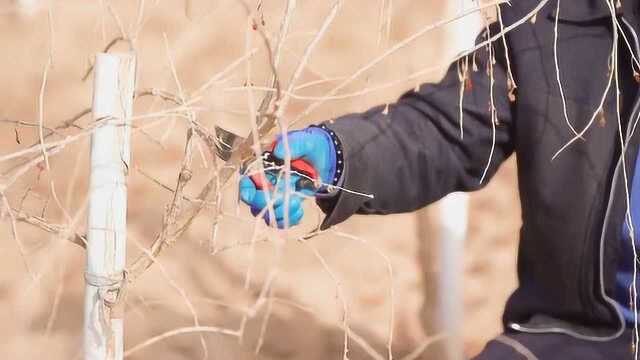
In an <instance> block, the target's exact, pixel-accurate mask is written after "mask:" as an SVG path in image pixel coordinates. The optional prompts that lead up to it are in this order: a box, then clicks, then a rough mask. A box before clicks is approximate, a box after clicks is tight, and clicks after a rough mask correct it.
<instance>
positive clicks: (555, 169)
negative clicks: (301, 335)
mask: <svg viewBox="0 0 640 360" xmlns="http://www.w3.org/2000/svg"><path fill="white" fill-rule="evenodd" d="M543 3H544V4H543ZM500 6H501V8H500V9H501V16H502V19H503V25H504V26H505V27H509V26H510V25H511V24H516V23H517V22H519V21H520V20H521V19H527V20H526V21H524V22H522V23H521V24H519V25H518V26H517V27H514V28H513V29H512V30H511V31H509V32H507V33H506V34H505V35H504V36H505V37H504V41H503V38H502V36H501V34H500V31H501V29H502V28H503V27H501V26H500V24H499V23H494V24H492V25H491V26H489V27H488V29H487V30H486V31H485V32H484V34H482V35H481V36H480V37H479V39H478V44H481V43H482V42H488V41H489V40H493V41H492V42H491V44H492V46H491V48H489V47H488V46H481V47H480V48H479V49H478V50H477V51H475V53H474V54H473V55H468V56H467V57H466V58H463V59H460V61H457V62H456V63H454V64H452V65H451V66H450V68H449V69H448V71H447V73H446V75H445V77H444V78H443V79H442V80H441V81H440V82H438V83H436V84H424V85H422V86H420V87H419V88H418V89H415V90H413V91H409V92H407V93H406V94H404V95H403V96H402V97H400V98H399V100H398V101H397V102H395V103H394V104H391V105H389V106H378V107H375V108H373V109H371V110H369V111H366V112H364V113H358V114H349V115H345V116H342V117H340V118H338V119H335V120H333V121H328V122H325V123H323V124H322V125H320V126H312V127H309V128H306V129H303V130H298V131H292V132H290V133H289V134H288V135H287V140H288V144H287V145H288V149H289V152H290V156H291V158H292V159H303V160H305V161H307V162H308V163H309V164H311V165H312V166H313V167H314V168H315V169H316V170H317V174H318V176H319V177H320V179H321V181H322V183H324V184H328V185H330V186H326V185H325V186H321V187H320V188H319V189H317V191H316V192H315V193H313V194H314V195H315V196H316V201H317V203H318V205H319V206H320V208H321V209H322V210H323V211H324V212H325V213H326V217H325V219H324V221H323V223H322V225H321V227H322V228H323V229H326V228H328V227H330V226H332V225H334V224H337V223H340V222H342V221H344V220H346V219H347V218H349V217H350V216H351V215H353V214H392V213H403V212H410V211H413V210H416V209H419V208H421V207H424V206H426V205H428V204H430V203H432V202H434V201H436V200H438V199H440V198H442V197H443V196H445V195H446V194H449V193H451V192H455V191H473V190H477V189H480V188H481V187H482V186H483V185H485V184H486V183H487V182H488V181H489V179H490V178H491V177H492V176H493V175H494V174H495V173H496V171H497V169H498V167H499V165H500V164H501V163H502V162H503V161H504V160H505V159H507V158H508V157H509V156H511V155H512V154H513V153H516V154H517V165H518V184H519V192H520V200H521V208H522V228H521V231H520V243H519V251H518V265H517V271H518V279H519V284H518V287H517V289H516V290H515V291H514V292H513V294H512V295H511V296H510V298H509V300H508V302H507V304H506V306H505V311H504V315H503V324H504V333H503V334H502V335H501V336H500V337H498V338H496V339H495V340H492V341H490V342H489V343H488V344H487V345H486V347H485V348H484V350H483V351H482V352H481V353H480V354H479V355H477V357H475V359H477V360H487V359H491V360H502V359H541V360H556V359H558V360H559V359H562V360H571V359H580V360H595V359H603V360H604V359H607V360H611V359H630V358H632V357H634V351H635V350H636V349H635V347H634V346H633V343H634V340H633V338H634V336H633V331H634V325H635V323H636V321H635V320H636V319H635V312H634V311H633V309H634V306H633V304H632V303H631V299H632V297H631V295H630V289H631V288H632V285H633V270H634V266H633V263H634V254H635V250H634V244H633V242H634V241H635V240H634V239H635V238H637V237H638V232H637V231H634V229H637V228H640V225H637V226H636V227H633V224H634V223H636V224H640V166H636V164H637V163H636V159H637V158H638V157H637V154H638V147H639V144H640V134H638V133H639V132H640V131H637V129H636V125H637V122H638V119H639V118H640V99H639V98H638V92H637V88H638V83H637V79H640V76H638V74H639V71H640V67H639V65H640V64H639V63H638V62H637V60H638V59H640V53H639V52H640V51H639V50H640V45H639V43H638V32H639V30H640V22H639V19H640V18H639V17H638V15H639V11H640V2H639V1H622V2H618V1H602V0H572V1H562V2H561V3H559V4H558V1H557V0H550V1H548V2H546V3H545V1H538V0H519V1H513V2H511V3H510V4H503V5H500ZM540 6H541V7H540ZM537 7H540V9H539V11H537V15H536V16H535V17H534V18H531V17H530V16H529V15H530V14H531V13H532V12H533V11H534V10H536V8H537ZM613 13H615V16H613V15H612V14H613ZM527 16H529V18H527ZM614 20H615V22H614ZM556 29H557V32H556ZM556 36H557V42H556V41H554V40H555V37H556ZM556 55H557V56H556ZM556 62H557V63H556ZM465 63H466V64H467V65H468V66H464V64H465ZM556 66H557V69H556ZM558 80H560V81H558ZM560 84H562V86H560ZM461 86H463V92H462V100H460V96H461V95H460V87H461ZM516 86H517V87H516ZM616 89H618V91H616ZM460 102H461V104H462V105H461V108H460ZM460 110H461V114H462V117H461V116H460ZM283 140H284V139H283V138H282V137H281V138H279V139H278V140H277V141H276V144H275V147H274V149H273V156H275V157H276V158H279V159H284V158H285V156H286V155H287V154H286V152H287V151H286V149H287V147H286V146H285V144H284V141H283ZM638 161H640V160H638ZM296 176H299V174H298V173H296V172H292V175H291V180H292V181H291V182H289V184H294V183H295V180H296V179H295V177H296ZM282 183H283V182H282V181H279V182H278V188H279V189H281V190H284V189H286V187H287V186H289V187H290V188H291V189H293V190H295V185H282ZM239 186H240V190H239V191H240V196H241V198H242V200H243V201H244V202H246V203H247V204H249V205H250V206H251V209H252V212H253V213H254V215H262V216H264V218H265V220H266V221H267V222H269V223H271V220H273V222H274V223H275V224H277V225H278V226H280V227H282V226H286V225H289V224H290V225H295V224H297V223H298V222H299V221H300V219H302V217H303V210H302V203H303V200H304V199H305V196H303V195H304V194H297V193H295V192H294V193H293V194H292V195H291V196H289V197H287V199H288V205H286V204H285V201H284V198H285V197H284V196H278V195H277V194H273V193H267V192H265V190H264V188H256V186H255V182H254V181H253V180H252V178H251V177H248V176H245V177H243V178H242V179H241V181H240V185H239ZM336 189H337V190H336ZM341 189H349V190H352V191H355V192H359V193H363V194H372V195H373V197H372V198H370V197H366V196H361V195H359V194H355V193H353V192H348V191H345V190H341ZM306 191H308V190H306ZM270 196H273V199H274V200H275V202H274V209H273V212H272V215H269V212H268V211H264V210H263V209H264V208H265V206H266V205H267V202H268V199H269V197H270ZM285 210H286V212H285ZM270 216H272V217H275V219H271V218H270ZM286 220H288V222H289V223H288V224H286V223H285V221H286ZM487 251H491V249H487Z"/></svg>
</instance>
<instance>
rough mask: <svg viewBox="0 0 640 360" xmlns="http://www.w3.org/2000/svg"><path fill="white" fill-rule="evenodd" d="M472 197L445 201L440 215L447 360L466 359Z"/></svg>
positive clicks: (441, 306)
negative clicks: (466, 256)
mask: <svg viewBox="0 0 640 360" xmlns="http://www.w3.org/2000/svg"><path fill="white" fill-rule="evenodd" d="M468 202H469V195H468V194H466V193H453V194H450V195H448V196H447V197H446V198H444V199H443V200H442V202H441V203H440V207H439V212H440V258H441V269H442V270H441V272H440V279H439V281H438V283H439V285H440V289H439V290H438V295H439V296H438V308H439V315H438V322H439V323H440V325H441V329H442V331H444V332H445V333H447V334H449V335H450V336H449V337H448V338H447V339H446V344H445V349H444V351H445V353H446V359H448V360H462V359H463V358H464V348H463V347H464V346H463V345H464V344H463V342H462V329H463V317H462V316H463V311H464V302H463V297H464V292H463V289H462V282H463V279H464V261H463V258H464V242H465V239H466V237H467V212H468V209H467V208H468Z"/></svg>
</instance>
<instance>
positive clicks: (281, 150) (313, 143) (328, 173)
mask: <svg viewBox="0 0 640 360" xmlns="http://www.w3.org/2000/svg"><path fill="white" fill-rule="evenodd" d="M287 139H288V145H289V151H290V155H291V160H296V159H302V160H304V161H306V162H307V163H309V165H311V166H312V167H313V168H314V169H315V171H316V172H317V174H318V177H319V180H320V181H321V182H322V183H323V184H332V183H333V182H334V178H336V161H337V160H336V158H337V156H336V146H335V145H334V140H333V139H332V138H331V135H330V134H329V133H328V132H327V130H324V129H322V128H320V127H315V126H313V127H308V128H306V129H303V130H298V131H292V132H289V133H288V134H287ZM285 154H286V148H285V144H284V141H283V139H282V136H280V137H279V138H278V140H277V141H276V142H275V146H274V148H273V155H274V156H275V157H276V158H278V159H281V160H284V158H285ZM264 175H265V177H266V180H267V181H269V182H270V183H271V184H273V185H274V186H272V187H271V189H257V188H256V183H254V181H253V180H252V179H251V177H249V176H247V175H245V176H243V177H242V178H241V179H240V199H241V200H242V201H243V202H244V203H246V204H247V205H249V206H250V207H251V213H252V214H253V215H254V216H257V215H259V214H260V213H261V212H262V213H263V215H262V217H263V219H264V221H265V222H266V223H267V224H270V223H271V221H270V217H269V211H267V210H265V211H264V212H263V209H264V208H265V207H266V206H267V204H268V203H269V201H273V215H274V216H275V223H276V224H277V226H278V227H279V228H281V229H282V228H284V227H285V225H286V224H285V204H284V199H285V190H286V189H287V188H288V189H289V191H290V192H289V194H290V195H289V208H288V220H289V224H288V225H297V224H298V223H299V222H300V220H302V217H303V215H304V210H303V208H302V205H303V201H304V199H305V196H313V195H315V194H316V191H314V190H310V189H308V188H305V189H296V184H297V183H298V181H299V180H300V179H301V178H302V177H301V175H299V174H296V173H295V172H292V173H291V182H290V183H289V184H288V185H287V184H285V177H284V174H282V175H281V176H278V175H277V173H275V174H274V173H273V172H267V173H265V174H264ZM323 187H324V186H321V188H320V189H322V188H323Z"/></svg>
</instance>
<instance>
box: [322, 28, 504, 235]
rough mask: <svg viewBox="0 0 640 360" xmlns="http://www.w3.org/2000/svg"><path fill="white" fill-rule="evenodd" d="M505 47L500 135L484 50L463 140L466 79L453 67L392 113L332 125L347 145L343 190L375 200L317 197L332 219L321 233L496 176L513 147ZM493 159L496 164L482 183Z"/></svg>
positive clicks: (497, 80)
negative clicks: (494, 120)
mask: <svg viewBox="0 0 640 360" xmlns="http://www.w3.org/2000/svg"><path fill="white" fill-rule="evenodd" d="M492 33H493V32H492ZM501 46H502V43H501V42H494V49H495V51H496V53H495V60H496V62H495V64H494V65H493V79H494V83H493V103H494V106H495V109H496V112H497V120H498V123H497V124H496V125H495V133H494V132H493V130H492V123H491V122H492V120H491V112H490V104H491V96H490V94H491V80H490V76H489V73H488V71H489V63H488V61H487V59H488V51H487V49H486V48H483V49H481V50H478V51H477V52H476V59H475V61H476V64H477V68H478V70H477V71H473V69H472V68H471V67H472V66H471V64H472V61H471V59H469V72H468V74H469V77H470V79H471V84H470V85H471V86H470V87H471V88H470V89H467V90H465V92H464V97H463V105H462V110H463V111H462V112H463V119H462V121H463V133H464V137H461V134H460V115H459V114H460V107H459V101H460V95H459V92H460V80H459V75H458V66H457V64H455V63H454V64H453V65H451V67H450V68H449V69H448V71H447V74H446V76H445V77H444V79H443V80H442V81H440V82H439V83H437V84H425V85H422V86H421V87H420V89H419V91H417V92H416V91H411V92H408V93H406V94H405V95H403V96H402V97H401V98H400V99H399V100H398V101H397V102H396V103H395V104H391V105H390V106H389V108H388V113H387V114H386V115H385V114H384V108H385V106H380V107H376V108H373V109H371V110H369V111H367V112H365V113H362V114H351V115H347V116H343V117H341V118H338V119H337V120H335V121H331V122H327V123H326V125H327V126H328V127H329V128H330V129H331V130H333V131H335V133H336V134H337V136H338V137H339V138H340V140H341V142H342V147H343V151H344V161H345V168H344V174H343V178H342V183H341V185H342V187H344V188H346V189H349V190H354V191H357V192H362V193H366V194H372V195H373V196H374V197H373V199H369V198H366V197H363V196H359V195H355V194H352V193H349V192H346V191H340V192H339V193H338V194H337V195H335V196H334V197H330V198H322V197H320V198H318V199H317V202H318V205H319V206H320V207H321V208H322V209H323V211H324V212H325V213H326V214H327V216H326V218H325V220H324V222H323V224H322V228H327V227H329V226H331V225H334V224H337V223H340V222H342V221H344V220H345V219H347V218H348V217H349V216H351V215H352V214H354V213H359V214H389V213H401V212H408V211H413V210H416V209H418V208H421V207H423V206H425V205H427V204H430V203H432V202H434V201H436V200H438V199H440V198H442V197H443V196H445V195H447V194H448V193H451V192H455V191H472V190H476V189H479V188H480V187H482V186H483V185H484V184H486V183H487V182H488V181H489V180H490V179H491V177H492V175H493V174H494V173H495V172H496V170H497V169H498V166H499V165H500V163H502V161H503V160H505V159H506V158H507V157H509V155H510V154H511V153H512V152H513V149H514V145H513V142H512V135H511V132H512V114H511V112H512V106H511V105H512V104H511V103H510V101H509V99H508V90H507V75H506V69H505V67H506V66H505V56H504V51H503V50H504V49H502V48H501ZM494 136H495V138H494ZM494 139H495V146H494V149H493V152H492V144H493V143H494ZM490 154H492V155H491V163H490V165H489V168H488V171H487V173H486V175H485V178H484V180H483V182H482V183H480V180H481V178H482V174H483V172H484V170H485V167H486V166H487V163H488V160H489V156H490Z"/></svg>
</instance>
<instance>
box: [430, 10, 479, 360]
mask: <svg viewBox="0 0 640 360" xmlns="http://www.w3.org/2000/svg"><path fill="white" fill-rule="evenodd" d="M449 6H450V12H459V13H462V12H464V10H465V9H467V8H470V7H473V6H477V4H474V1H473V0H460V1H457V2H454V1H452V2H449ZM482 26H483V23H482V17H481V15H479V14H475V15H471V16H466V17H465V18H464V19H461V20H460V21H457V22H456V23H455V26H453V27H451V28H450V29H451V30H450V33H449V34H448V35H449V37H450V39H451V44H454V46H453V49H450V50H452V51H453V52H454V53H459V52H461V51H464V50H468V49H470V48H472V47H473V45H474V41H475V38H476V36H477V34H478V33H479V32H480V31H481V29H482ZM468 203H469V195H468V194H465V193H454V194H450V195H448V196H447V197H446V198H444V199H443V200H442V202H441V204H440V208H439V211H440V258H441V265H442V266H441V269H442V271H441V272H440V279H439V281H438V284H439V290H438V294H439V299H438V300H439V301H438V303H439V304H438V314H439V315H438V322H439V323H440V328H441V329H442V330H443V331H444V332H445V333H447V334H449V335H451V336H449V337H448V338H447V340H446V343H445V349H444V351H445V354H446V359H447V360H462V359H464V344H463V341H462V337H463V328H464V319H463V313H464V291H463V287H462V283H463V280H464V242H465V240H466V238H467V224H468V219H467V218H468Z"/></svg>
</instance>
